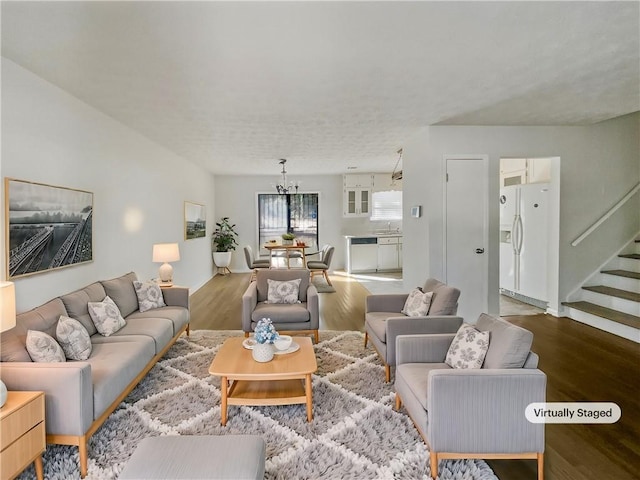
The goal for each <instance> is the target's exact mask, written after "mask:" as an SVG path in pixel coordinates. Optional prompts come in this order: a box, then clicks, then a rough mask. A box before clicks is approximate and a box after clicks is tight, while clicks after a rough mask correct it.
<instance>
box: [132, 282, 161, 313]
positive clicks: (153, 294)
mask: <svg viewBox="0 0 640 480" xmlns="http://www.w3.org/2000/svg"><path fill="white" fill-rule="evenodd" d="M133 288H135V289H136V295H137V296H138V308H139V309H140V311H141V312H146V311H147V310H151V309H152V308H160V307H166V306H167V305H166V304H165V303H164V298H163V297H162V289H161V288H160V285H158V284H157V283H155V282H139V281H138V280H136V281H134V282H133Z"/></svg>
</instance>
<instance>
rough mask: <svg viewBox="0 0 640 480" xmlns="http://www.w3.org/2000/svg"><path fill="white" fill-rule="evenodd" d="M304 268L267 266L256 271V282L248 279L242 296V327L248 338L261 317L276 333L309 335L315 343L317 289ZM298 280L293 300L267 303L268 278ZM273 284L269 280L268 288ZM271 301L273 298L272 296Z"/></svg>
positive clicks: (317, 309)
mask: <svg viewBox="0 0 640 480" xmlns="http://www.w3.org/2000/svg"><path fill="white" fill-rule="evenodd" d="M310 278H311V277H310V272H309V270H308V269H306V268H305V269H301V268H296V269H290V270H289V269H287V270H284V269H270V270H258V271H256V281H255V282H251V283H250V284H249V287H247V290H246V291H245V293H244V295H242V330H243V331H244V336H245V337H248V336H249V333H250V332H252V331H253V330H254V328H255V326H256V325H257V323H258V321H259V320H261V319H263V318H270V319H271V321H272V323H273V326H274V327H275V329H276V330H277V331H278V333H282V334H284V333H286V334H300V333H303V334H313V336H314V339H315V341H316V343H318V340H319V339H318V328H319V326H320V310H319V307H318V291H317V290H316V287H315V286H314V285H313V284H312V283H311V281H310ZM298 279H299V280H300V283H299V286H298V292H297V299H296V300H295V303H273V302H271V303H270V299H269V296H270V291H269V280H273V281H275V282H286V281H290V280H294V281H295V280H298ZM274 285H275V284H273V283H272V288H273V287H274ZM272 300H273V298H272Z"/></svg>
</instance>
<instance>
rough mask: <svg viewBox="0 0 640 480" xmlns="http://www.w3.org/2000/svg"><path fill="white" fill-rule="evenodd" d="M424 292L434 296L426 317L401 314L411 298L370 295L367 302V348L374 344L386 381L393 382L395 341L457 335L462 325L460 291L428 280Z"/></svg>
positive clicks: (404, 295) (396, 295) (433, 279)
mask: <svg viewBox="0 0 640 480" xmlns="http://www.w3.org/2000/svg"><path fill="white" fill-rule="evenodd" d="M422 291H423V292H433V297H432V299H431V306H430V307H429V311H428V312H427V315H425V316H419V317H408V316H407V315H405V314H403V313H402V312H401V311H402V309H403V307H404V304H405V301H406V300H407V297H408V296H409V294H407V293H392V294H376V295H369V296H367V298H366V300H365V323H364V327H365V333H364V348H367V342H368V341H369V340H371V343H372V344H373V347H374V348H375V349H376V352H378V355H380V358H381V359H382V362H383V363H384V369H385V380H386V381H387V382H390V381H391V367H394V366H395V365H396V337H397V336H398V335H408V334H418V333H455V332H456V331H457V330H458V327H460V325H462V317H458V316H456V313H457V311H458V298H460V290H458V289H457V288H455V287H451V286H449V285H447V284H446V283H442V282H441V281H439V280H436V279H435V278H429V279H427V281H426V282H425V283H424V286H423V287H422Z"/></svg>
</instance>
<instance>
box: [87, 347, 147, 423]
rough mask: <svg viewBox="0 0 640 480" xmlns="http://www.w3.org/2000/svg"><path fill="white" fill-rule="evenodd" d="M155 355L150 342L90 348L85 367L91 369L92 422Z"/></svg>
mask: <svg viewBox="0 0 640 480" xmlns="http://www.w3.org/2000/svg"><path fill="white" fill-rule="evenodd" d="M134 343H135V345H133V344H134ZM154 355H155V348H154V345H153V341H152V340H151V339H149V340H146V339H145V340H143V341H139V342H132V341H122V342H115V341H110V342H105V343H94V344H93V352H92V353H91V356H90V357H89V358H88V359H87V363H89V364H90V365H91V380H92V382H93V418H94V419H97V418H98V417H100V415H102V413H104V411H105V410H106V409H107V407H108V406H109V405H111V404H112V403H113V402H114V401H115V399H116V398H118V396H119V395H120V394H121V393H122V392H123V391H124V389H125V388H126V387H127V385H129V384H130V383H131V382H132V381H133V380H134V379H135V378H136V377H137V376H138V375H139V374H140V372H142V370H143V369H144V368H145V366H146V365H147V364H148V363H149V362H150V361H151V359H152V358H153V357H154Z"/></svg>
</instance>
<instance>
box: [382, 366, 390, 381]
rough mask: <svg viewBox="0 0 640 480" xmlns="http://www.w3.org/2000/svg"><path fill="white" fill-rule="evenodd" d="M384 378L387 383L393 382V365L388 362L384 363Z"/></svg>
mask: <svg viewBox="0 0 640 480" xmlns="http://www.w3.org/2000/svg"><path fill="white" fill-rule="evenodd" d="M384 379H385V380H386V382H387V383H390V382H391V367H390V366H389V365H387V364H386V363H385V365H384Z"/></svg>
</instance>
